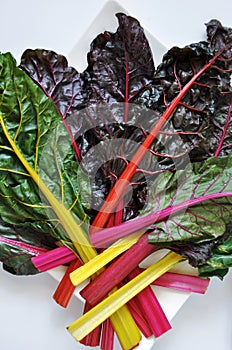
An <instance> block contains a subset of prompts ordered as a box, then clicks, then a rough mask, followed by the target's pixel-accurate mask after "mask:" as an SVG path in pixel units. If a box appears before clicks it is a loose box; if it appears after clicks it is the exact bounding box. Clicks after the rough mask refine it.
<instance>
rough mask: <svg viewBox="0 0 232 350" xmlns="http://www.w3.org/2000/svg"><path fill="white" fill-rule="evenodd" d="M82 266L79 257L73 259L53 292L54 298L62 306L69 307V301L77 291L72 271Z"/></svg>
mask: <svg viewBox="0 0 232 350" xmlns="http://www.w3.org/2000/svg"><path fill="white" fill-rule="evenodd" d="M80 266H82V263H81V261H80V260H79V259H76V260H73V261H72V262H71V263H70V265H69V266H68V268H67V269H66V271H65V273H64V275H63V278H62V279H61V281H60V283H59V284H58V287H57V288H56V291H55V293H54V294H53V299H54V300H55V301H56V302H57V304H59V305H60V306H63V307H67V306H68V303H69V301H70V299H71V297H72V295H73V293H74V291H75V287H74V285H73V284H72V282H71V280H70V277H69V275H70V273H71V272H73V271H74V270H76V269H78V267H80Z"/></svg>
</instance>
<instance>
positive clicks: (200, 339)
mask: <svg viewBox="0 0 232 350" xmlns="http://www.w3.org/2000/svg"><path fill="white" fill-rule="evenodd" d="M105 2H106V1H103V0H98V1H77V0H65V1H60V0H52V1H51V0H40V1H33V0H30V1H29V0H21V1H16V0H15V1H10V0H8V1H4V2H3V0H1V39H0V51H2V52H5V51H10V52H12V53H13V55H14V56H15V57H16V59H17V60H19V58H20V55H21V54H22V53H23V51H24V50H25V49H27V48H48V49H52V50H54V51H56V52H58V53H61V54H64V55H68V53H70V52H71V50H72V49H73V46H74V45H75V43H76V42H77V41H78V39H80V38H81V37H82V34H83V33H84V32H85V31H86V29H87V28H88V26H89V25H90V24H91V22H92V21H93V20H94V18H95V17H96V15H97V14H98V12H99V11H100V9H101V7H102V6H103V5H104V4H105ZM120 4H121V5H122V6H123V7H124V8H126V9H127V11H128V12H129V13H130V14H131V15H133V16H135V17H136V18H137V19H139V21H140V23H141V24H142V26H143V27H145V28H147V29H148V30H149V31H150V32H151V33H152V34H153V35H154V36H156V37H157V38H158V39H159V40H160V41H161V42H162V43H163V44H164V45H165V46H166V47H168V48H169V47H171V46H174V45H179V46H183V45H186V44H189V43H191V42H194V41H199V40H201V39H204V38H205V36H204V35H205V32H204V29H205V28H204V23H206V22H208V21H209V20H210V19H212V18H217V19H219V20H220V21H221V22H222V23H223V24H224V25H226V26H232V20H231V13H232V3H231V0H224V1H223V0H216V1H215V0H211V1H210V0H204V1H203V0H195V1H186V0H185V1H184V0H180V1H173V0H165V1H164V0H162V1H152V0H142V1H137V0H127V1H126V0H121V1H120ZM114 20H115V19H112V21H114ZM106 29H107V28H106ZM82 59H83V57H82ZM56 285H57V282H56V281H55V280H54V279H53V278H52V277H51V276H50V275H48V274H47V273H45V274H41V275H38V276H33V277H15V276H12V275H10V274H8V273H6V272H4V271H2V270H0V310H1V316H0V349H2V350H40V349H41V348H42V349H44V350H51V349H52V350H53V349H55V350H77V349H83V347H82V346H80V345H79V344H77V343H76V342H75V341H74V340H73V339H72V337H71V336H70V335H69V334H68V332H67V331H66V329H65V327H66V326H67V325H68V324H69V323H70V322H72V321H73V320H74V319H75V318H76V317H77V316H78V315H80V314H81V309H82V304H81V302H80V301H78V300H73V301H72V303H71V306H70V307H69V309H68V310H63V309H62V308H60V307H59V306H58V305H56V303H55V302H54V301H53V300H52V294H53V292H54V290H55V288H56ZM231 315H232V275H231V273H230V274H229V275H227V277H226V278H225V279H224V281H223V282H221V281H219V280H218V279H213V280H212V282H211V284H210V287H209V289H208V292H207V294H206V295H204V296H201V295H192V296H191V297H190V298H189V299H188V301H187V302H186V303H185V304H184V306H183V307H182V308H181V310H180V311H179V312H178V314H177V315H176V317H175V318H174V319H173V320H172V326H173V329H172V330H171V331H169V332H168V333H167V334H165V335H164V336H162V337H161V338H160V339H159V340H158V341H157V343H156V344H155V346H154V349H156V350H173V349H178V350H186V348H187V349H188V350H195V349H196V348H197V349H198V350H205V349H211V350H218V349H219V348H220V349H222V350H231V348H232V322H231V321H232V316H231Z"/></svg>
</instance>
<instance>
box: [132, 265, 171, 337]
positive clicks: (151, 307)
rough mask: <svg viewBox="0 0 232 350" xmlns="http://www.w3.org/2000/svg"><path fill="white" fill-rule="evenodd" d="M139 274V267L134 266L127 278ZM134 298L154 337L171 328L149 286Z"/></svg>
mask: <svg viewBox="0 0 232 350" xmlns="http://www.w3.org/2000/svg"><path fill="white" fill-rule="evenodd" d="M139 274H140V269H139V268H136V269H134V270H133V271H132V272H131V273H130V274H129V276H128V277H129V279H133V278H134V277H136V276H137V275H139ZM136 299H137V300H138V302H139V304H140V306H141V309H142V311H143V313H144V317H145V318H146V320H147V322H148V324H149V326H150V328H151V330H152V332H153V334H154V335H155V337H159V336H161V335H162V334H163V333H165V332H167V331H168V330H170V329H171V325H170V323H169V321H168V319H167V317H166V315H165V313H164V311H163V309H162V307H161V305H160V303H159V301H158V299H157V298H156V296H155V294H154V292H153V290H152V289H151V287H150V286H149V287H147V288H145V289H143V291H142V292H140V293H139V294H137V296H136Z"/></svg>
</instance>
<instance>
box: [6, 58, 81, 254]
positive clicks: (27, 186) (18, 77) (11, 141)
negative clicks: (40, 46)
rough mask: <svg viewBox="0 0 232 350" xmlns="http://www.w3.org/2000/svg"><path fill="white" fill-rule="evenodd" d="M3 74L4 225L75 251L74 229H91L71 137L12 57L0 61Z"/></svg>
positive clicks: (52, 109) (56, 114) (48, 100)
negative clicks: (48, 237)
mask: <svg viewBox="0 0 232 350" xmlns="http://www.w3.org/2000/svg"><path fill="white" fill-rule="evenodd" d="M0 71H1V76H0V92H1V96H0V125H1V129H0V149H1V152H0V208H1V213H0V215H1V220H2V221H4V222H5V223H8V224H10V225H15V226H17V227H23V228H24V230H32V231H33V232H34V231H36V232H41V233H44V232H46V233H47V234H50V235H52V236H53V237H54V238H56V239H57V241H60V242H62V243H63V244H65V245H68V246H70V247H72V248H73V246H72V244H71V240H72V239H75V232H74V230H75V228H76V229H77V232H78V230H82V229H81V228H80V226H79V225H81V226H82V227H83V228H84V226H85V224H87V225H88V216H87V215H86V213H85V211H84V208H83V206H82V202H81V195H80V189H79V186H80V183H81V178H82V174H81V170H80V168H79V166H78V163H77V162H76V160H75V156H74V152H73V148H72V144H71V141H70V138H69V134H68V132H67V130H66V129H65V128H64V125H63V122H62V120H61V118H60V115H59V114H58V113H57V110H56V107H55V105H54V104H53V103H52V101H51V100H50V99H49V98H48V97H47V96H46V95H45V94H44V92H43V91H42V90H41V88H40V87H38V86H37V85H36V84H35V83H34V82H33V81H32V80H31V79H30V78H29V77H28V76H27V75H26V74H25V73H24V72H23V71H22V70H20V69H19V68H18V67H17V66H16V62H15V60H14V59H13V58H12V56H11V55H10V54H9V53H7V54H2V55H1V56H0ZM74 218H75V221H73V220H74ZM72 222H73V226H74V227H70V225H71V224H72ZM77 223H79V225H78V224H77ZM71 232H72V233H71ZM35 240H37V237H35ZM73 249H74V248H73Z"/></svg>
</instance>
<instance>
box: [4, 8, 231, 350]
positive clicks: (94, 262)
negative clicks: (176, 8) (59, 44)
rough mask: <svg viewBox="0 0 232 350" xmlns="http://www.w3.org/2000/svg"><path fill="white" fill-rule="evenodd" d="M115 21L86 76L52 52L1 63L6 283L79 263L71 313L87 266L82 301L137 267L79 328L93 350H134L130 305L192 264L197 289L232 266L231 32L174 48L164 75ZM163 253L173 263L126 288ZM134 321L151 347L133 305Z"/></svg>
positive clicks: (128, 24) (136, 31)
mask: <svg viewBox="0 0 232 350" xmlns="http://www.w3.org/2000/svg"><path fill="white" fill-rule="evenodd" d="M117 18H118V22H119V26H118V29H117V31H116V32H115V33H110V32H107V31H106V32H104V33H102V34H100V35H98V36H97V37H96V38H95V40H94V41H93V42H92V44H91V46H90V51H89V53H88V66H87V68H86V70H85V71H84V72H82V73H78V72H77V71H76V70H75V69H74V68H72V67H69V66H68V63H67V60H66V59H65V57H63V56H61V55H58V54H56V53H55V52H53V51H49V50H41V49H40V50H26V51H25V52H24V54H23V56H22V59H21V63H20V66H19V67H17V66H16V62H15V60H14V59H13V57H12V56H11V55H10V54H9V53H7V54H2V55H0V73H1V74H0V210H1V212H0V218H1V222H0V232H1V235H0V257H1V261H2V262H3V264H4V268H5V269H7V270H8V271H9V272H12V273H15V274H28V273H37V272H38V269H39V270H40V271H42V270H45V269H47V268H50V267H54V266H56V265H57V263H59V262H60V264H64V263H67V262H69V261H71V260H73V259H74V258H75V256H76V255H79V257H80V258H81V260H82V261H81V262H78V265H77V266H78V269H79V271H78V270H75V271H72V270H73V268H74V266H76V265H75V260H74V262H72V264H71V265H70V266H69V268H68V269H67V272H66V275H65V278H64V280H62V282H61V284H60V285H59V288H58V290H57V292H56V294H55V296H54V297H55V299H56V300H57V301H58V302H60V304H62V305H64V306H66V305H67V303H68V301H69V300H70V297H71V295H72V293H73V291H74V286H73V285H71V282H70V280H71V281H74V282H75V279H76V280H77V281H76V283H78V281H80V280H81V279H82V278H83V279H84V278H85V277H86V276H87V272H86V269H88V267H89V266H91V270H89V271H88V273H89V275H88V277H91V279H92V282H91V284H90V287H89V286H88V287H87V288H86V289H85V290H84V291H83V293H82V294H84V293H85V292H86V290H87V291H88V288H90V290H91V286H92V288H93V289H94V286H96V285H97V283H99V281H100V282H101V284H99V285H100V286H101V285H102V281H103V280H104V278H106V276H108V277H107V278H108V279H110V277H113V275H114V274H117V271H120V269H122V265H123V264H125V263H126V264H127V262H128V260H130V261H129V262H128V264H127V265H128V266H127V268H126V269H125V270H124V271H120V272H122V273H118V276H116V278H115V281H116V282H115V284H111V283H109V284H108V282H107V288H108V289H107V288H106V290H105V294H107V293H109V295H108V297H107V299H104V300H103V301H102V302H101V303H100V304H98V305H97V306H95V308H93V309H92V308H90V305H89V304H88V303H87V304H86V308H87V309H89V308H90V311H88V312H86V314H85V315H84V316H83V317H82V318H81V319H80V320H78V321H76V322H74V323H73V324H72V325H70V326H69V331H70V332H71V333H72V335H73V336H74V337H75V338H76V339H78V340H80V341H81V342H83V343H85V344H88V343H89V342H90V343H91V344H98V343H99V339H100V327H99V328H97V329H98V331H99V332H98V331H97V339H96V338H95V335H96V333H95V332H94V333H91V334H90V336H88V333H89V332H90V331H92V330H94V328H95V327H98V326H99V325H100V323H101V322H103V321H104V327H103V328H104V329H105V330H104V334H103V338H102V339H103V340H102V344H103V345H102V346H103V347H104V348H108V347H109V348H112V337H113V333H114V331H115V332H116V333H117V335H118V337H119V341H120V343H121V344H122V347H123V348H128V349H129V348H132V347H133V346H135V345H136V344H137V342H139V340H140V338H141V335H140V333H139V331H138V328H137V326H136V324H135V322H134V319H133V318H132V317H131V314H130V313H129V311H128V308H127V307H126V306H124V304H125V303H127V302H128V301H130V300H131V298H132V297H133V296H135V295H137V294H138V293H139V292H141V291H142V290H143V289H145V288H146V287H148V286H149V284H151V283H153V281H154V279H155V277H156V278H157V277H158V276H160V275H162V273H164V272H166V271H167V270H168V269H169V268H170V267H172V266H173V264H176V263H178V262H180V261H182V260H183V259H185V258H188V259H189V262H190V263H191V264H192V265H194V266H197V267H198V269H199V274H200V275H201V276H211V275H218V276H219V277H221V278H222V277H223V276H224V275H225V274H226V273H227V271H228V268H229V267H231V266H232V259H231V246H232V245H231V212H232V210H231V209H232V207H231V204H232V197H231V196H232V175H231V174H232V169H231V164H232V158H231V157H232V155H231V149H232V148H231V145H232V140H231V135H232V129H231V128H232V119H231V112H232V89H231V72H232V54H231V52H232V51H231V48H232V30H231V29H230V28H226V27H223V26H222V25H221V23H220V22H219V21H217V20H211V21H210V22H209V23H207V25H206V27H207V40H206V41H201V42H199V43H195V44H191V45H188V46H186V47H184V48H177V47H173V48H172V49H170V50H169V51H168V52H167V53H166V54H165V55H164V57H163V61H162V63H161V64H160V65H159V66H158V67H157V68H155V67H154V62H153V58H152V53H151V50H150V47H149V43H148V41H147V39H146V37H145V35H144V31H143V28H142V27H141V26H140V24H139V22H138V21H137V20H136V19H134V18H132V17H130V16H126V15H124V14H122V13H120V14H117ZM90 185H91V191H90ZM89 233H90V237H89ZM132 233H133V235H131V234H132ZM144 233H146V234H144ZM143 234H144V235H143ZM127 235H128V237H124V236H127ZM142 235H143V236H142ZM141 236H142V238H141V239H140V241H138V240H139V238H140V237H141ZM122 237H124V238H122ZM147 237H148V241H147ZM119 238H122V239H121V240H119V241H118V239H119ZM114 241H117V242H115V243H114V244H111V243H112V242H114ZM137 241H138V242H137ZM136 242H137V243H136ZM141 242H142V244H141ZM91 243H93V246H92V245H91ZM122 243H123V244H124V245H125V246H124V247H123V245H122ZM135 243H136V244H135ZM150 243H152V244H154V246H152V245H151V244H150ZM57 245H62V248H57ZM104 245H106V246H108V245H110V247H109V248H107V249H106V250H103V252H100V250H99V251H97V250H96V249H95V247H97V248H102V247H104ZM131 246H133V247H132V248H130V247H131ZM141 247H142V248H141ZM163 247H165V248H168V249H170V250H172V252H170V253H169V254H168V255H167V256H165V257H164V258H163V259H161V260H160V261H158V262H157V263H155V264H154V265H152V266H150V267H149V268H148V269H147V270H145V271H143V272H142V273H141V274H140V275H138V276H136V277H135V278H133V279H132V280H131V281H130V282H128V284H127V285H124V286H122V287H121V281H122V279H124V281H126V277H127V276H128V275H129V277H134V276H132V275H133V273H131V270H132V269H134V268H136V265H138V263H139V262H140V261H141V259H143V258H144V257H146V256H147V255H148V254H150V253H151V252H152V251H154V250H156V249H161V248H163ZM54 248H56V249H54ZM143 248H144V251H143V252H141V254H140V252H138V250H139V249H143ZM50 249H52V252H50ZM69 249H71V250H69ZM47 250H49V252H47ZM124 250H127V252H126V253H124V254H122V255H121V256H120V257H119V258H118V255H120V254H121V253H123V252H124ZM136 252H137V253H136ZM98 253H99V254H98ZM42 254H44V255H42ZM49 254H50V255H49ZM135 254H136V255H137V256H136V258H134V255H135ZM32 256H37V257H36V258H35V257H34V260H33V261H37V263H38V265H36V264H37V263H36V264H35V265H36V266H38V269H36V268H35V267H34V266H33V265H32V264H31V257H32ZM115 258H116V259H115ZM49 259H50V260H49ZM53 259H54V260H53ZM113 259H115V260H114V262H113V263H111V260H113ZM109 263H110V266H109V267H108V268H106V269H103V270H104V272H102V274H100V273H101V271H102V270H100V269H101V268H102V267H103V266H104V265H106V264H109ZM82 264H83V266H82V267H80V265H82ZM115 267H116V271H115V270H114V269H115ZM113 270H114V274H113V273H112V271H113ZM71 271H72V272H71ZM139 272H140V270H139ZM95 273H97V275H98V277H97V278H96V275H95ZM80 275H82V276H81V277H80ZM67 280H68V284H66V282H65V281H67ZM104 282H105V280H104ZM207 282H208V280H207ZM116 284H117V286H116ZM103 285H104V283H103ZM65 288H67V289H65ZM112 288H114V289H113V290H112ZM118 288H119V289H118ZM184 288H187V287H186V286H185V287H184ZM99 289H100V288H99ZM67 291H68V294H67ZM95 291H96V290H95ZM150 292H151V290H150V289H149V293H150ZM141 295H143V297H142V296H141ZM146 295H147V298H148V294H147V293H142V294H140V296H141V298H142V300H141V305H144V306H145V304H143V302H144V301H145V299H144V298H146ZM149 295H150V297H151V299H149V300H152V298H153V296H152V295H151V293H150V294H149ZM104 296H105V295H104V294H101V297H100V296H98V298H100V299H101V298H103V297H104ZM150 297H149V298H150ZM87 299H88V298H87ZM88 301H89V300H88ZM98 301H99V300H97V301H95V302H93V304H95V303H97V302H98ZM153 301H155V298H153ZM155 304H156V303H155V302H154V305H153V306H154V312H153V314H151V313H150V311H149V310H148V309H149V308H147V304H146V307H145V309H146V312H148V316H149V319H150V320H151V323H152V322H154V321H155V316H158V317H159V316H160V315H161V313H160V312H162V310H160V307H159V308H158V309H156V308H155ZM119 308H120V309H119ZM87 309H86V311H87ZM118 309H119V310H118ZM155 309H156V310H155ZM129 310H132V311H133V312H132V314H133V313H134V314H135V315H136V316H135V319H136V321H137V324H141V326H142V328H143V330H144V333H145V334H151V333H150V331H151V330H150V329H149V326H148V324H147V320H145V319H144V316H143V315H141V313H139V312H138V308H137V309H136V306H135V304H134V302H133V301H130V303H129ZM156 312H158V314H157V315H155V313H156ZM92 316H93V319H92V318H91V317H92ZM107 317H110V322H111V323H112V324H111V326H113V328H112V327H111V326H110V325H109V320H106V319H107ZM162 317H163V316H162ZM125 320H126V322H125ZM163 320H164V321H165V318H163ZM166 321H167V320H166ZM166 321H165V323H166ZM166 326H167V327H164V328H163V330H164V329H168V328H169V325H168V323H166ZM131 329H133V332H132V333H133V334H132V336H131V337H130V336H129V331H131ZM153 330H154V327H153ZM155 333H156V332H155ZM107 334H109V335H110V343H107V339H106V337H107ZM159 334H160V333H159V332H158V335H159ZM92 336H94V337H93V338H92Z"/></svg>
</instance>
